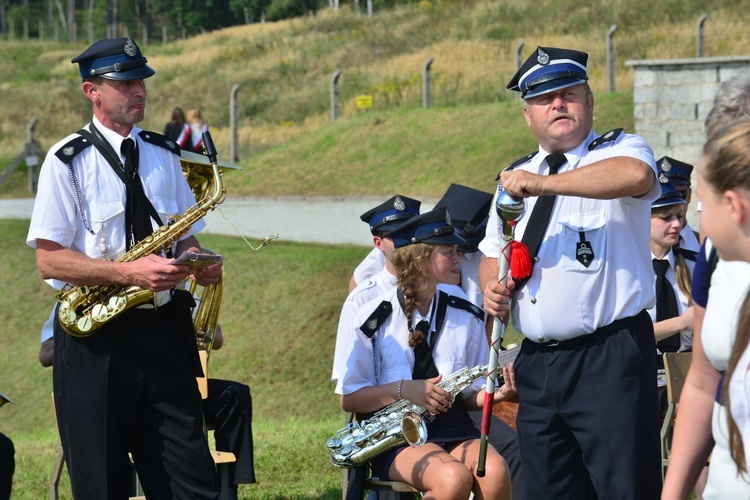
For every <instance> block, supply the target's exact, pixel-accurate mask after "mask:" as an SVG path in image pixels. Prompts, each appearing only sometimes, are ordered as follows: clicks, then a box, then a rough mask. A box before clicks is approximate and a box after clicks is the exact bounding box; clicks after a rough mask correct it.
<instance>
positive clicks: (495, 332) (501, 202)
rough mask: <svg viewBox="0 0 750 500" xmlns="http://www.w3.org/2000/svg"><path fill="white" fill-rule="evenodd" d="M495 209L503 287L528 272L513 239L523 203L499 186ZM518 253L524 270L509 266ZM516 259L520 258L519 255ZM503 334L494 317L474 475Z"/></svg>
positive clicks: (482, 454) (482, 452)
mask: <svg viewBox="0 0 750 500" xmlns="http://www.w3.org/2000/svg"><path fill="white" fill-rule="evenodd" d="M495 210H496V211H497V232H498V235H499V236H500V242H501V244H502V255H501V256H500V258H499V259H498V261H497V266H498V279H499V281H500V283H502V285H503V286H505V285H506V283H507V281H508V272H509V271H510V269H511V268H512V269H513V272H514V273H517V274H518V275H517V276H516V275H515V274H514V277H515V278H525V277H526V276H528V275H529V274H530V273H531V266H530V264H531V262H530V260H529V258H528V250H526V248H525V247H523V248H519V245H523V244H522V243H518V242H516V241H514V240H513V234H514V232H515V227H516V222H518V221H519V220H521V218H522V217H523V215H524V213H525V212H526V205H525V203H524V202H523V200H520V201H519V200H516V199H515V198H513V197H512V196H511V195H509V194H508V193H507V192H506V191H505V190H504V189H502V187H500V188H498V192H497V200H496V201H495ZM514 247H515V249H516V250H519V251H518V252H516V253H518V254H522V253H524V251H525V258H526V260H527V261H528V262H525V263H523V264H520V266H521V267H524V269H517V267H518V266H516V265H515V264H516V263H515V262H514V265H513V266H511V265H510V263H511V261H510V259H511V254H512V250H513V249H514ZM519 257H520V255H519ZM504 335H505V324H504V323H503V322H502V321H501V320H500V318H495V319H494V322H493V325H492V337H491V340H490V361H489V363H488V364H487V383H486V385H485V388H484V392H485V394H484V406H483V407H482V426H481V427H482V428H481V432H482V437H481V442H480V447H479V463H478V464H477V476H479V477H484V473H485V462H486V461H487V440H488V439H489V434H490V425H491V423H492V404H493V400H494V398H495V371H496V370H497V357H498V353H499V350H500V344H502V341H503V336H504Z"/></svg>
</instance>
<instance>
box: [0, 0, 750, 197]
mask: <svg viewBox="0 0 750 500" xmlns="http://www.w3.org/2000/svg"><path fill="white" fill-rule="evenodd" d="M703 13H706V14H708V15H709V17H708V19H707V21H706V23H705V25H704V33H705V34H704V47H705V48H704V54H705V55H707V56H718V55H737V54H747V53H748V52H750V36H749V35H748V34H747V29H746V27H747V24H748V21H749V20H750V19H749V18H750V11H748V9H746V8H744V4H743V2H742V1H741V0H721V1H719V0H653V1H650V2H646V1H644V0H618V1H617V2H609V1H605V0H593V1H592V2H577V1H573V0H564V1H560V0H558V1H554V2H553V1H551V0H541V1H539V2H508V1H506V0H481V1H480V0H473V1H463V2H454V1H445V0H444V1H432V2H431V1H427V0H426V1H424V2H421V3H420V4H411V5H408V6H402V7H398V8H395V9H393V10H386V11H381V12H378V13H376V15H375V16H374V17H372V18H368V17H367V16H365V15H359V16H358V15H356V14H355V13H353V12H352V11H351V10H350V9H349V8H348V7H347V8H345V9H342V10H340V11H338V12H333V11H329V10H324V11H321V12H319V13H318V15H316V16H314V17H307V18H302V19H296V20H290V21H284V22H279V23H266V24H255V25H247V26H239V27H234V28H230V29H225V30H221V31H217V32H213V33H207V34H204V35H201V36H197V37H194V38H191V39H188V40H184V41H178V42H173V43H170V44H168V45H166V46H161V45H160V44H158V43H154V44H151V45H150V46H148V47H143V49H144V53H145V54H146V56H147V57H148V59H149V64H151V65H152V66H153V67H154V68H155V69H156V70H157V74H156V76H155V77H153V78H151V79H149V80H148V87H149V92H150V95H149V100H148V111H147V117H146V120H145V121H144V123H143V124H142V125H143V126H144V128H148V129H152V130H157V131H160V130H162V128H163V126H164V123H165V122H166V121H167V120H168V118H169V115H170V112H171V109H172V107H174V106H181V107H183V108H188V107H191V106H195V105H198V106H200V107H201V108H202V109H203V111H204V117H205V118H206V121H207V123H208V124H209V126H210V127H211V130H212V131H213V136H214V139H215V142H216V143H217V146H218V148H219V153H220V156H222V157H223V158H224V159H228V155H229V143H230V135H229V129H228V125H229V105H228V102H229V96H230V92H231V89H232V87H233V86H234V85H235V84H239V85H240V86H241V87H240V90H239V92H238V99H239V103H240V130H239V138H240V161H239V163H240V165H242V166H243V167H245V168H246V169H249V170H251V171H252V173H253V175H252V176H246V177H245V179H247V180H246V181H244V182H242V183H240V185H238V186H235V191H234V194H235V195H244V194H258V193H263V194H266V195H273V194H289V193H292V194H333V195H341V196H344V195H350V194H358V193H363V192H364V193H368V194H372V195H387V194H390V193H392V192H393V190H394V189H395V188H394V186H398V187H402V186H403V184H404V178H403V175H405V173H406V172H408V173H409V174H415V175H416V176H417V181H416V182H414V181H413V178H412V177H411V176H410V179H409V180H410V181H411V183H412V184H414V187H413V188H412V189H409V191H410V192H412V193H413V194H414V195H415V196H424V197H426V196H431V197H438V196H440V194H442V190H443V189H444V186H445V185H446V181H448V179H446V180H445V181H441V180H440V179H439V178H438V180H436V181H435V182H422V181H425V180H426V179H425V177H429V178H430V179H434V178H435V177H434V175H435V173H440V172H442V171H455V172H460V173H461V175H463V174H464V173H465V176H464V177H463V178H456V179H455V180H456V181H459V182H460V181H466V182H467V183H478V182H481V181H480V180H479V177H478V175H477V174H478V173H479V174H480V175H482V176H488V177H483V178H489V179H491V177H492V174H488V173H487V172H488V170H489V172H492V171H493V170H496V169H497V167H498V166H502V165H505V164H507V163H508V162H510V161H512V160H514V159H515V158H517V157H518V156H520V155H522V154H525V153H526V152H527V151H528V150H529V148H530V147H533V141H532V140H531V138H530V134H528V133H526V131H525V124H524V123H523V120H521V119H520V116H519V114H520V110H518V109H517V108H518V106H517V104H518V103H517V101H515V99H514V96H513V95H512V93H511V92H509V91H506V90H505V88H504V87H505V84H506V83H507V81H508V80H509V79H510V77H511V75H512V74H513V73H514V70H515V49H516V46H517V45H518V44H519V42H522V41H523V42H524V43H525V45H524V48H523V50H522V54H523V57H524V58H525V57H526V56H527V55H528V54H529V53H530V52H531V51H532V50H533V49H534V48H535V47H536V46H537V45H555V46H570V47H576V48H580V49H583V50H586V51H588V52H590V53H591V59H590V65H589V66H590V75H591V84H592V87H593V89H594V91H595V93H596V95H597V96H598V98H599V101H600V103H601V102H602V101H603V100H604V96H605V92H606V91H607V88H608V87H607V74H606V71H605V68H606V56H605V34H606V32H607V30H608V29H609V27H610V26H611V25H613V24H615V25H617V27H618V28H617V31H616V32H615V36H614V46H615V51H616V58H615V62H616V65H615V67H616V88H617V91H618V92H619V93H621V94H617V95H616V96H615V98H616V102H615V103H614V105H615V106H622V108H621V109H620V110H618V111H613V110H612V108H609V109H606V110H605V109H603V108H601V107H600V108H598V109H597V117H598V118H599V123H598V124H597V129H599V130H602V131H604V130H605V129H606V128H608V127H609V126H610V124H611V126H624V127H625V128H626V130H632V118H630V116H631V115H632V109H631V108H632V105H631V100H630V97H629V96H630V95H631V93H632V70H631V69H630V68H629V67H626V66H625V64H624V63H625V61H627V60H631V59H648V58H669V57H692V56H693V55H694V54H695V32H696V29H695V26H696V21H697V19H698V17H699V16H700V15H701V14H703ZM1 45H2V48H3V55H2V56H0V71H1V72H2V74H3V75H4V79H3V81H2V83H0V91H1V92H2V95H3V96H4V97H5V99H4V106H3V109H2V111H0V167H2V165H4V164H7V163H8V162H9V161H10V160H11V159H12V158H13V157H14V156H15V155H17V154H18V153H19V152H20V150H21V148H22V146H23V142H24V140H25V138H26V133H25V128H24V127H25V125H26V124H27V123H28V122H29V120H30V119H31V117H32V116H37V117H38V118H39V123H38V125H37V130H36V132H37V136H38V139H39V140H40V142H41V143H42V146H43V147H46V148H49V147H51V146H52V145H53V144H54V143H55V142H56V141H58V140H59V139H60V138H62V137H64V136H65V135H66V134H68V133H70V132H72V131H74V130H76V129H77V128H78V127H80V126H81V125H83V124H84V123H85V122H86V121H88V120H89V119H90V105H89V104H88V101H87V100H86V99H85V98H84V96H83V95H82V94H81V92H80V91H79V90H78V88H79V86H80V78H79V77H78V76H77V71H76V68H75V67H74V66H73V65H71V64H70V62H69V61H70V59H71V58H72V57H73V56H75V55H77V54H78V53H80V52H81V51H82V50H83V49H84V48H85V45H86V44H84V43H81V44H79V45H77V46H74V47H72V46H69V45H67V44H52V43H49V42H38V41H30V42H27V43H22V42H19V41H14V42H4V43H1ZM428 57H432V58H433V59H434V62H433V64H432V97H433V106H434V109H431V110H428V111H424V110H422V109H420V107H421V85H422V82H421V72H422V67H423V64H424V62H425V61H426V60H427V58H428ZM335 69H339V70H341V72H342V76H341V78H340V80H339V83H340V99H341V103H342V109H341V114H342V116H341V118H340V120H339V121H338V122H337V123H336V124H331V123H330V111H329V102H330V101H329V94H330V79H331V74H332V72H333V71H334V70H335ZM361 93H369V94H370V95H372V96H373V99H374V103H375V104H374V106H375V107H374V110H373V111H371V112H370V113H367V114H363V113H362V112H358V111H357V109H356V107H355V97H356V95H358V94H361ZM618 96H619V97H618ZM605 111H606V112H605ZM600 124H601V125H605V124H606V126H601V125H600ZM295 139H297V140H295ZM279 145H284V147H283V148H279V149H276V146H279ZM300 174H302V175H300ZM376 174H377V180H378V182H373V177H374V176H375V175H376ZM302 178H304V182H303V183H302V181H301V179H302ZM384 180H385V181H384ZM451 180H452V179H451ZM24 182H25V181H24V180H23V177H21V178H20V180H17V182H16V183H15V184H10V185H6V186H2V187H0V195H3V194H2V193H3V192H5V196H9V195H10V194H8V191H13V190H14V189H15V190H16V191H15V194H17V193H18V190H19V189H20V190H23V188H24V186H25V184H24Z"/></svg>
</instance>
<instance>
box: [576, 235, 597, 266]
mask: <svg viewBox="0 0 750 500" xmlns="http://www.w3.org/2000/svg"><path fill="white" fill-rule="evenodd" d="M578 235H579V237H580V241H579V242H578V243H576V260H577V261H578V262H580V263H581V264H583V267H586V268H588V267H589V266H590V265H591V262H592V261H593V260H594V251H593V250H592V249H591V243H589V242H588V241H586V234H585V233H584V232H583V231H578Z"/></svg>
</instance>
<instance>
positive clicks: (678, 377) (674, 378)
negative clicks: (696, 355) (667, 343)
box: [661, 352, 693, 481]
mask: <svg viewBox="0 0 750 500" xmlns="http://www.w3.org/2000/svg"><path fill="white" fill-rule="evenodd" d="M692 359H693V353H690V352H668V353H665V354H664V369H665V373H666V377H667V412H666V414H665V415H664V421H663V422H662V426H661V466H662V467H661V474H662V481H663V480H664V476H665V475H666V473H667V466H668V465H669V456H670V454H671V451H672V450H671V447H672V433H673V432H674V423H675V418H676V415H677V405H678V403H679V401H680V395H681V394H682V387H683V386H684V385H685V378H686V377H687V372H688V369H689V368H690V361H691V360H692Z"/></svg>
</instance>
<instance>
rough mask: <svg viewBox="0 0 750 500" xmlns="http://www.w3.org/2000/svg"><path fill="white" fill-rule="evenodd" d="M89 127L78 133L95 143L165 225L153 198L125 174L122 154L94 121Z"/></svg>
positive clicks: (123, 180)
mask: <svg viewBox="0 0 750 500" xmlns="http://www.w3.org/2000/svg"><path fill="white" fill-rule="evenodd" d="M89 127H91V131H88V130H86V129H85V128H82V129H81V130H79V131H78V134H79V135H81V136H83V137H84V138H86V139H88V140H89V141H90V142H91V144H93V145H94V147H95V148H96V149H97V151H99V152H100V153H101V155H102V156H103V157H104V159H105V160H107V163H109V166H110V167H112V170H114V172H115V174H117V177H119V178H120V180H121V181H122V182H123V183H124V184H125V187H127V189H128V191H129V192H130V194H131V195H132V196H134V197H136V198H138V202H139V203H143V206H144V207H146V209H147V210H148V214H149V215H150V216H151V218H152V219H154V220H155V221H156V222H157V223H158V224H159V226H163V225H164V223H163V222H162V220H161V217H159V213H158V212H157V211H156V209H155V208H154V205H153V204H152V203H151V200H149V199H148V197H147V196H146V194H145V193H144V192H143V188H141V189H138V188H137V187H136V186H135V184H134V179H129V178H128V176H126V175H125V166H124V165H123V164H122V161H120V155H118V154H117V153H116V152H115V150H114V148H113V147H112V145H111V144H110V143H109V142H107V140H106V139H105V138H104V136H103V135H102V133H101V132H99V130H98V129H97V128H96V127H95V126H94V124H93V123H90V124H89Z"/></svg>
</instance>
